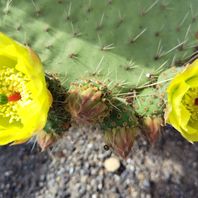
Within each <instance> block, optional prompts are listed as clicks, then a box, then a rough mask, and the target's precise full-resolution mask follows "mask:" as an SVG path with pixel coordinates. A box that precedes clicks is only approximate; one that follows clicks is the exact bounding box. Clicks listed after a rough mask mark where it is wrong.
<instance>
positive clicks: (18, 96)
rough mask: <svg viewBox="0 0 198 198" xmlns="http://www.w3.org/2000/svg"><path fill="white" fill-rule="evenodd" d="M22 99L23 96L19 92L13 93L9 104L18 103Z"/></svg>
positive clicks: (9, 97) (9, 98)
mask: <svg viewBox="0 0 198 198" xmlns="http://www.w3.org/2000/svg"><path fill="white" fill-rule="evenodd" d="M20 99H21V94H20V93H19V92H16V93H13V94H11V95H10V96H8V101H9V102H17V101H19V100H20Z"/></svg>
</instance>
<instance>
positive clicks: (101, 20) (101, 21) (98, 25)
mask: <svg viewBox="0 0 198 198" xmlns="http://www.w3.org/2000/svg"><path fill="white" fill-rule="evenodd" d="M103 20H104V13H103V14H102V16H101V19H100V22H99V23H98V24H97V26H96V30H100V29H101V28H102V23H103Z"/></svg>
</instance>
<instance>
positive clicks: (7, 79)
mask: <svg viewBox="0 0 198 198" xmlns="http://www.w3.org/2000/svg"><path fill="white" fill-rule="evenodd" d="M28 83H29V79H28V78H27V77H26V76H25V75H24V74H23V73H22V72H20V71H17V70H16V69H15V68H6V67H3V68H2V69H0V119H1V117H3V118H4V119H6V120H7V122H8V123H13V122H15V123H16V122H18V123H21V118H20V116H19V113H18V111H19V109H20V108H23V107H25V106H26V105H28V104H29V103H30V102H31V101H32V98H31V93H30V91H29V89H28Z"/></svg>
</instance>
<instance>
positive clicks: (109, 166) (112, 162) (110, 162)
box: [104, 157, 120, 172]
mask: <svg viewBox="0 0 198 198" xmlns="http://www.w3.org/2000/svg"><path fill="white" fill-rule="evenodd" d="M104 167H105V168H106V170H107V171H108V172H115V171H116V170H118V169H119V167H120V161H119V159H117V158H115V157H110V158H108V159H106V160H105V161H104Z"/></svg>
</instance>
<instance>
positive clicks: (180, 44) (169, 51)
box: [161, 40, 186, 56]
mask: <svg viewBox="0 0 198 198" xmlns="http://www.w3.org/2000/svg"><path fill="white" fill-rule="evenodd" d="M184 43H186V40H185V41H183V42H181V43H179V44H178V45H176V46H175V47H173V48H171V49H170V50H168V51H167V52H164V53H163V54H162V55H161V56H166V55H168V54H169V53H171V52H172V51H174V50H175V49H178V48H179V47H180V46H182V45H183V44H184Z"/></svg>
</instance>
